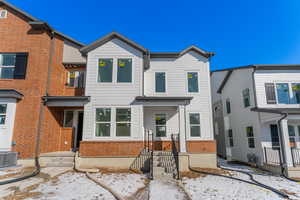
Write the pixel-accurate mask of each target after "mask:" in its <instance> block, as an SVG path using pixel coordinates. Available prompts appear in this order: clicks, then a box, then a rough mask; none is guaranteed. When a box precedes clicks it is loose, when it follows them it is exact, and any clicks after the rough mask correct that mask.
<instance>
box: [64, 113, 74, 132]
mask: <svg viewBox="0 0 300 200" xmlns="http://www.w3.org/2000/svg"><path fill="white" fill-rule="evenodd" d="M64 127H66V128H71V127H73V111H72V110H67V111H65V115H64Z"/></svg>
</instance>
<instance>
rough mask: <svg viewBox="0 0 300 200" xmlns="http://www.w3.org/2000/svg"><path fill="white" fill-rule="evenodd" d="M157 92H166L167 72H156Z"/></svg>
mask: <svg viewBox="0 0 300 200" xmlns="http://www.w3.org/2000/svg"><path fill="white" fill-rule="evenodd" d="M155 92H166V73H165V72H155Z"/></svg>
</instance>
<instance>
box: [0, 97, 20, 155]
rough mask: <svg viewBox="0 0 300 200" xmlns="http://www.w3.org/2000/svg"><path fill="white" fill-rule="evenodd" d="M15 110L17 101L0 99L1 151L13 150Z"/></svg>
mask: <svg viewBox="0 0 300 200" xmlns="http://www.w3.org/2000/svg"><path fill="white" fill-rule="evenodd" d="M15 110H16V103H15V102H11V101H5V100H1V99H0V151H10V150H11V145H12V136H13V127H14V118H15Z"/></svg>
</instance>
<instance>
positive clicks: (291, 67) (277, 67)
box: [211, 64, 300, 94]
mask: <svg viewBox="0 0 300 200" xmlns="http://www.w3.org/2000/svg"><path fill="white" fill-rule="evenodd" d="M251 68H253V69H254V70H300V64H255V65H245V66H240V67H232V68H227V69H221V70H214V71H211V75H212V74H213V73H214V72H225V71H228V73H227V74H226V76H225V77H224V79H223V81H222V83H221V85H220V86H219V88H218V90H217V93H219V94H220V93H222V90H223V88H224V87H225V85H226V83H227V81H228V80H229V78H230V76H231V74H232V73H233V71H234V70H239V69H251Z"/></svg>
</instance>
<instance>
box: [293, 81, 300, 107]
mask: <svg viewBox="0 0 300 200" xmlns="http://www.w3.org/2000/svg"><path fill="white" fill-rule="evenodd" d="M292 91H293V98H292V100H291V102H292V103H294V104H300V83H292Z"/></svg>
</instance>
